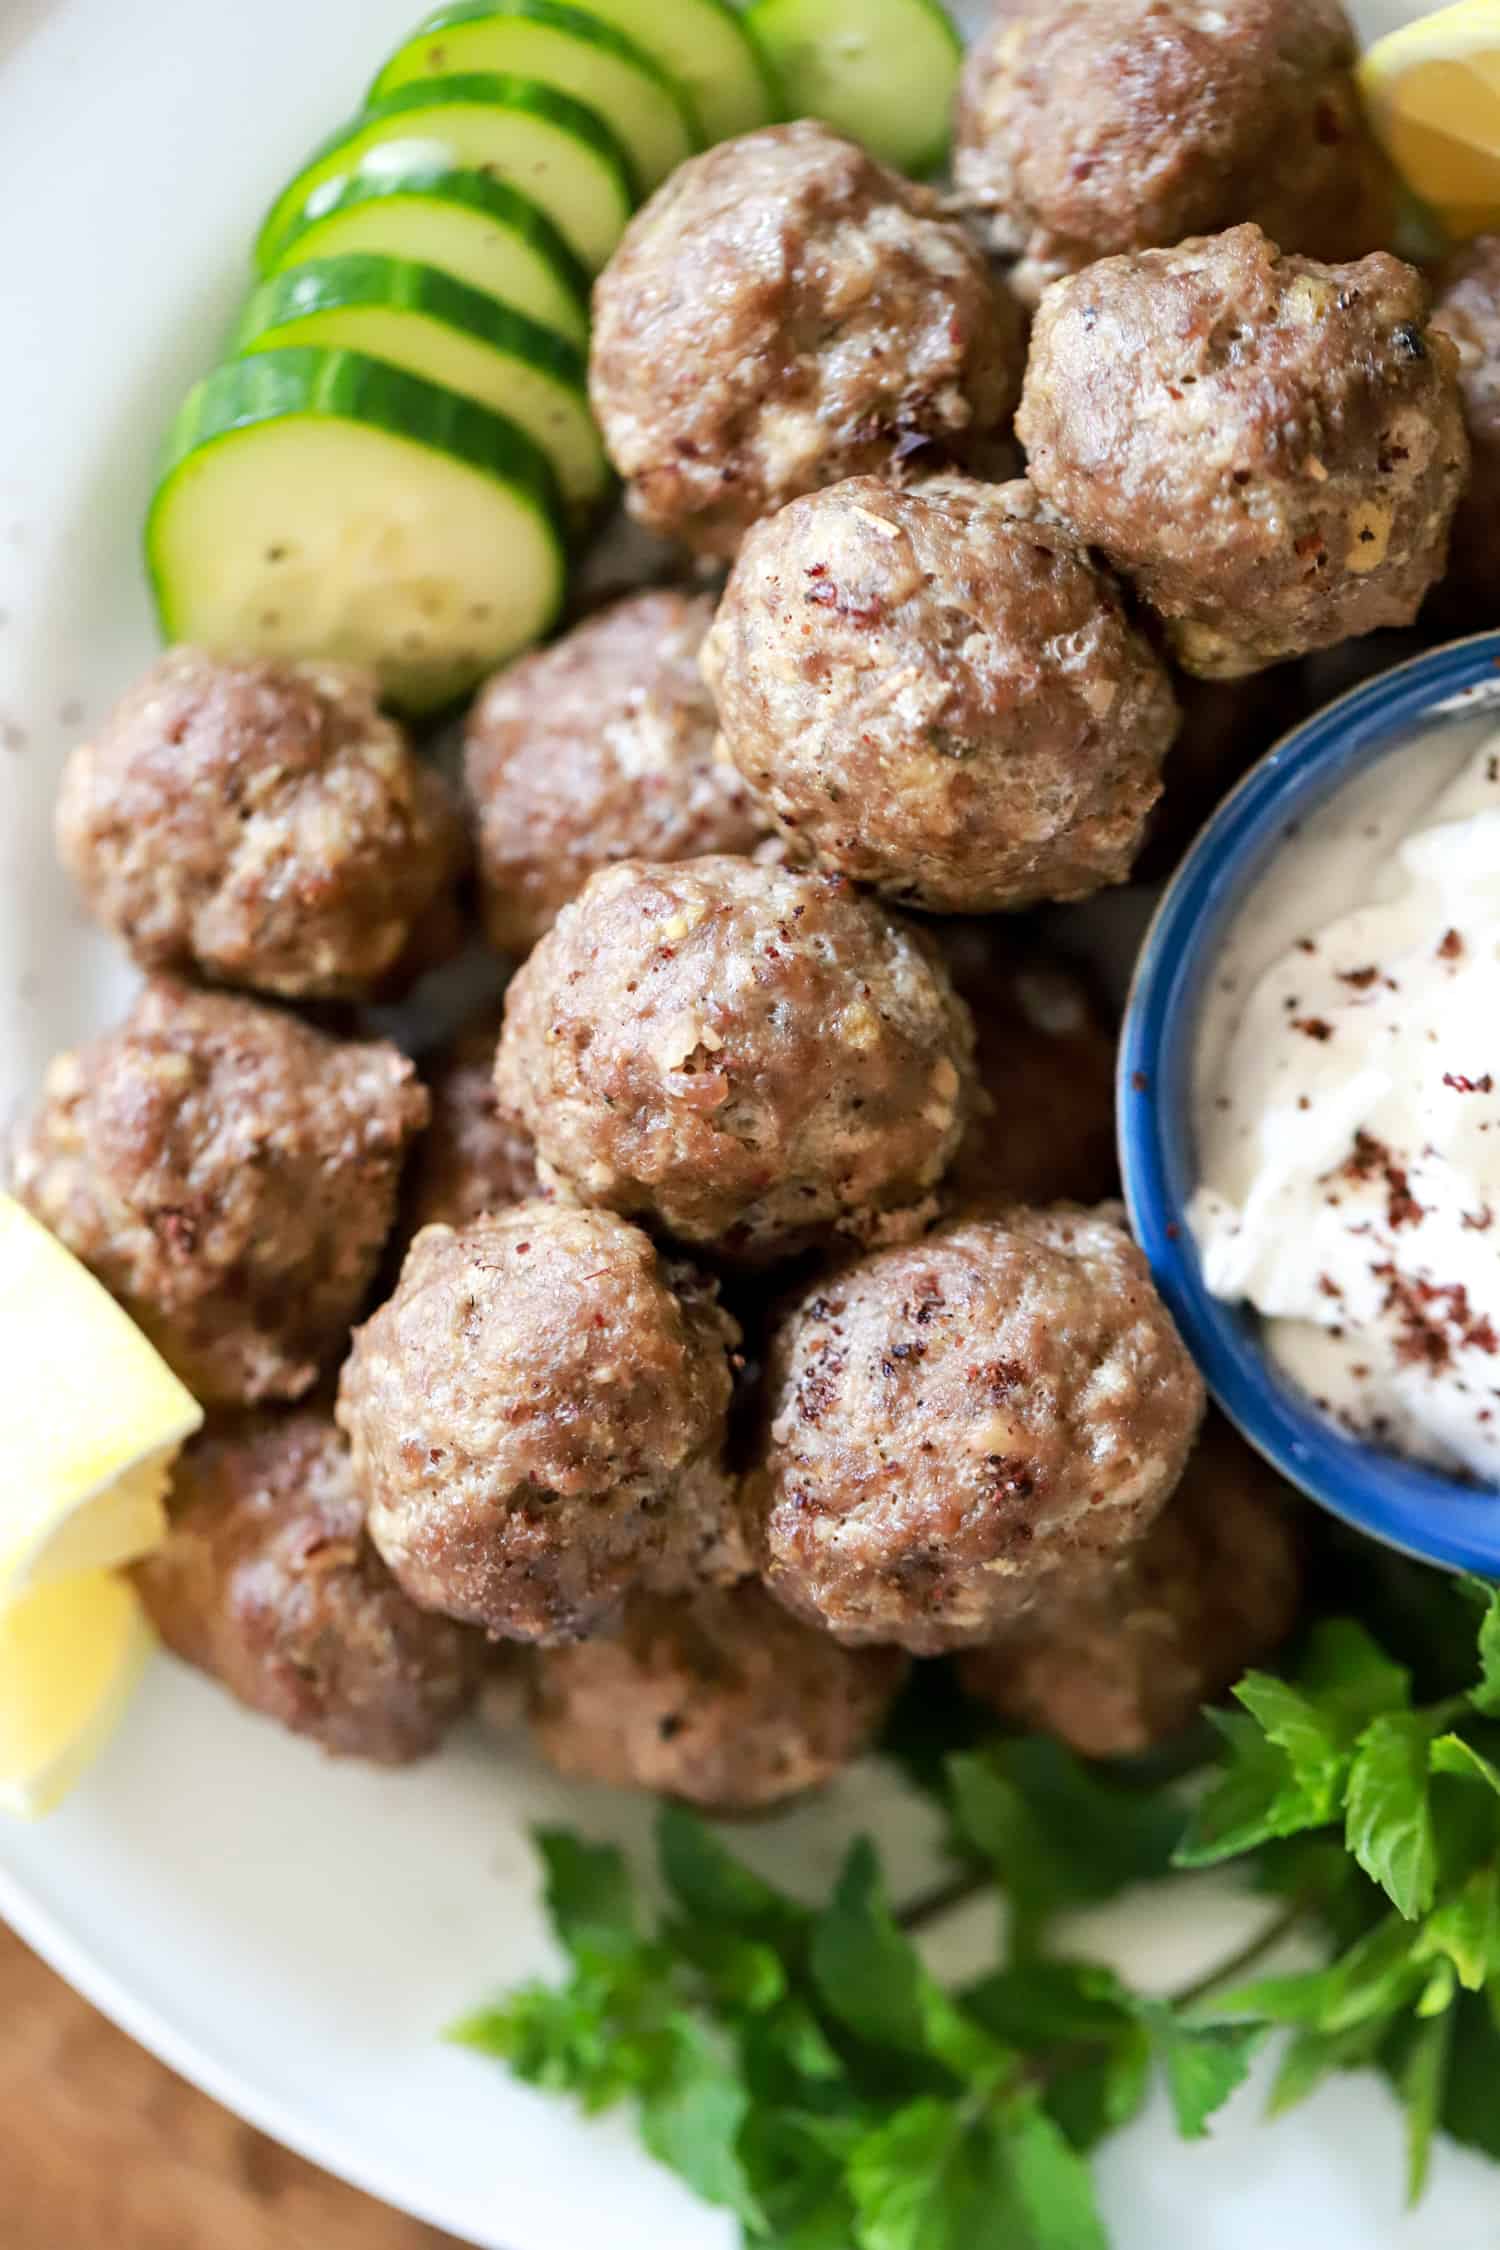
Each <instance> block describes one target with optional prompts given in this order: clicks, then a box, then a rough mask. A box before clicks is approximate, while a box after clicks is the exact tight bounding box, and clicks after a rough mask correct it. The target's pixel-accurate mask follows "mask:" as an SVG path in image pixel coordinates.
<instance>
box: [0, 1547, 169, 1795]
mask: <svg viewBox="0 0 1500 2250" xmlns="http://www.w3.org/2000/svg"><path fill="white" fill-rule="evenodd" d="M151 1647H152V1633H151V1628H150V1626H149V1625H148V1624H147V1622H146V1617H145V1613H144V1611H143V1610H142V1608H141V1605H140V1603H139V1601H138V1600H137V1598H136V1594H135V1590H134V1588H133V1587H132V1586H130V1585H129V1583H128V1582H127V1581H126V1580H125V1579H123V1578H116V1577H114V1576H113V1575H112V1574H111V1573H110V1572H108V1571H104V1570H94V1571H89V1572H88V1573H86V1575H85V1576H83V1577H82V1578H69V1579H64V1580H62V1581H60V1582H59V1583H57V1584H55V1585H51V1586H42V1587H39V1588H38V1589H37V1590H36V1591H35V1592H34V1593H30V1594H25V1595H23V1596H22V1597H21V1599H20V1600H19V1601H13V1602H10V1603H8V1604H7V1605H6V1607H5V1608H4V1609H0V1813H18V1814H20V1815H21V1817H22V1818H23V1819H38V1818H40V1816H41V1815H42V1814H43V1813H48V1812H51V1811H52V1810H53V1809H54V1807H55V1806H56V1805H58V1804H59V1803H60V1802H61V1800H62V1799H63V1798H64V1797H65V1796H66V1795H67V1793H68V1791H69V1790H70V1789H71V1788H72V1786H73V1784H74V1782H75V1781H77V1780H78V1778H79V1776H80V1775H81V1774H82V1773H83V1772H84V1770H85V1768H86V1767H88V1766H89V1765H91V1764H92V1763H93V1761H94V1759H95V1758H96V1757H97V1756H98V1754H99V1752H100V1751H101V1750H102V1749H103V1747H104V1744H105V1742H106V1741H107V1740H108V1737H109V1735H110V1733H111V1731H112V1729H113V1727H114V1725H115V1722H116V1720H117V1719H118V1718H119V1717H120V1715H121V1713H122V1712H123V1711H124V1709H125V1706H126V1704H127V1703H128V1701H129V1699H130V1692H131V1690H132V1688H133V1687H134V1686H135V1683H136V1680H137V1678H138V1676H139V1674H140V1670H141V1667H142V1665H143V1664H144V1663H145V1660H146V1657H147V1656H148V1655H149V1653H150V1650H151Z"/></svg>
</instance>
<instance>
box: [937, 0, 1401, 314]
mask: <svg viewBox="0 0 1500 2250" xmlns="http://www.w3.org/2000/svg"><path fill="white" fill-rule="evenodd" d="M1023 13H1024V14H1025V15H1026V16H1027V19H1028V20H1026V21H1025V22H1024V23H1021V24H1019V25H1018V24H1017V23H1016V22H1015V21H1014V20H1013V19H1014V17H1015V16H1016V15H1017V14H1023ZM1354 59H1355V40H1354V33H1353V30H1352V28H1351V26H1350V23H1349V19H1348V17H1347V16H1346V14H1345V13H1344V9H1343V7H1342V6H1341V5H1340V4H1339V0H1233V5H1232V6H1230V7H1225V8H1216V9H1215V8H1203V7H1199V6H1195V5H1189V4H1188V0H1051V4H1049V5H1048V6H1047V7H1045V8H1034V9H1029V10H1018V9H1015V8H1011V9H1009V10H1008V11H1006V12H1005V14H1004V15H1002V16H1000V17H999V18H997V20H996V21H995V22H994V23H993V24H992V25H991V27H990V29H989V31H988V32H987V34H986V35H985V37H984V38H982V39H981V40H980V41H979V42H978V44H977V45H976V47H975V48H974V50H973V52H972V54H971V55H970V57H969V61H968V65H967V68H966V70H965V73H964V78H963V82H962V87H961V90H960V94H959V101H958V110H957V116H956V120H955V133H956V145H955V149H954V180H955V184H956V188H957V195H958V202H959V207H960V208H961V209H963V210H965V211H967V212H968V213H969V214H970V215H971V216H972V217H973V218H974V219H975V220H976V221H977V222H978V225H979V227H980V230H981V232H982V233H983V235H984V237H985V239H986V240H987V241H988V243H989V245H990V247H991V248H992V249H994V250H996V251H998V252H999V253H1000V254H1001V255H1002V256H1004V257H1006V258H1011V259H1014V260H1016V261H1017V263H1016V264H1015V266H1014V268H1013V270H1012V280H1013V282H1014V286H1015V288H1016V291H1017V293H1018V295H1020V296H1021V297H1023V298H1024V299H1026V301H1027V302H1029V303H1034V302H1035V300H1036V298H1037V296H1038V294H1039V293H1040V291H1041V289H1042V287H1043V286H1044V284H1045V283H1047V282H1048V281H1052V280H1055V279H1056V278H1057V276H1058V275H1059V274H1064V273H1076V272H1077V271H1078V269H1079V268H1080V267H1082V266H1087V265H1091V264H1092V263H1093V261H1094V260H1095V259H1096V258H1103V257H1107V256H1109V255H1111V254H1112V253H1116V252H1120V251H1127V250H1150V249H1154V248H1166V247H1169V246H1170V245H1171V244H1172V243H1174V242H1180V241H1181V240H1182V238H1183V236H1184V235H1190V234H1211V233H1215V232H1217V231H1218V230H1219V229H1220V228H1222V227H1231V226H1234V225H1236V224H1237V223H1238V222H1239V221H1241V220H1245V219H1253V220H1255V221H1256V222H1257V223H1258V224H1259V225H1261V226H1263V227H1264V228H1265V229H1266V232H1267V233H1268V234H1270V235H1272V236H1274V238H1275V239H1276V240H1277V241H1278V242H1282V243H1284V244H1285V245H1286V246H1287V248H1288V249H1291V250H1306V251H1311V252H1313V253H1314V254H1315V255H1316V256H1318V257H1323V258H1357V257H1359V256H1360V255H1361V254H1362V253H1363V252H1365V251H1367V250H1375V249H1378V248H1380V246H1381V245H1382V244H1383V243H1384V242H1385V241H1387V240H1388V239H1389V236H1390V233H1391V228H1392V219H1393V211H1394V205H1393V199H1392V195H1391V190H1390V181H1389V175H1388V172H1387V169H1386V166H1385V163H1384V161H1383V159H1382V158H1381V156H1380V154H1379V151H1378V150H1377V148H1376V146H1375V143H1374V141H1373V139H1372V138H1371V135H1370V133H1369V131H1368V129H1367V127H1366V125H1365V122H1364V117H1363V113H1362V111H1361V108H1360V104H1359V97H1358V95H1357V93H1356V91H1355V86H1354V78H1353V66H1354Z"/></svg>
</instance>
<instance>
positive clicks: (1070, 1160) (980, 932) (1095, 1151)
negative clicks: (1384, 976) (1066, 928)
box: [941, 921, 1119, 1209]
mask: <svg viewBox="0 0 1500 2250" xmlns="http://www.w3.org/2000/svg"><path fill="white" fill-rule="evenodd" d="M941 935H942V940H943V958H944V960H945V961H946V962H947V964H948V973H949V975H950V976H951V977H952V979H953V982H954V985H955V986H956V988H957V990H958V992H959V995H960V997H961V998H962V999H964V1000H966V1001H967V1002H968V1004H969V1007H970V1010H971V1011H972V1013H973V1017H974V1033H975V1048H974V1061H975V1068H976V1073H977V1076H978V1080H979V1096H978V1100H977V1102H976V1104H975V1113H974V1116H973V1118H972V1120H971V1122H970V1124H969V1128H968V1131H967V1132H966V1133H965V1134H964V1137H963V1141H962V1143H961V1145H960V1147H959V1151H958V1155H957V1157H956V1159H955V1161H954V1165H953V1169H952V1171H951V1172H950V1173H949V1175H948V1179H947V1182H946V1184H945V1188H944V1193H945V1196H946V1197H948V1198H951V1199H952V1202H953V1204H954V1206H955V1208H957V1209H972V1208H973V1207H975V1206H976V1205H978V1204H981V1203H995V1202H996V1201H1001V1202H1005V1203H1057V1202H1071V1203H1098V1202H1099V1201H1101V1200H1102V1198H1104V1197H1105V1196H1108V1195H1113V1194H1114V1193H1115V1192H1116V1191H1117V1189H1118V1186H1119V1179H1118V1171H1117V1165H1116V1156H1115V1033H1114V1027H1113V1025H1112V1024H1111V1022H1110V1019H1109V1016H1108V1014H1107V1013H1106V1011H1105V1009H1104V1006H1103V1004H1102V1002H1101V1001H1100V998H1099V996H1098V994H1097V993H1096V992H1095V990H1094V988H1093V985H1092V983H1091V982H1090V980H1089V978H1088V976H1087V975H1086V974H1085V972H1084V971H1083V970H1082V969H1081V968H1080V967H1079V966H1078V964H1077V963H1076V962H1074V961H1070V960H1069V959H1068V957H1067V956H1066V954H1062V953H1058V952H1056V951H1054V950H1052V949H1050V948H1048V947H1047V946H1044V945H1042V944H1040V943H1038V942H1037V941H1036V940H1034V939H1033V940H1027V939H1025V938H1022V937H1020V936H1018V935H1017V934H1016V933H1015V931H1014V930H1013V929H1011V928H1008V927H1007V926H1006V925H1005V924H1003V923H996V922H994V921H982V922H949V923H946V924H945V925H944V927H943V930H942V932H941Z"/></svg>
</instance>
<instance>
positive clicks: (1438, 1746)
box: [1430, 1734, 1500, 1796]
mask: <svg viewBox="0 0 1500 2250" xmlns="http://www.w3.org/2000/svg"><path fill="white" fill-rule="evenodd" d="M1430 1762H1431V1769H1432V1771H1433V1772H1434V1773H1443V1774H1448V1775H1450V1776H1451V1777H1452V1778H1453V1780H1455V1781H1478V1782H1482V1783H1483V1784H1484V1786H1485V1787H1486V1788H1487V1789H1493V1790H1494V1792H1495V1794H1496V1795H1497V1796H1500V1767H1497V1766H1494V1765H1492V1764H1491V1763H1490V1761H1489V1759H1488V1758H1486V1757H1484V1756H1483V1755H1482V1753H1481V1752H1480V1751H1478V1750H1476V1749H1475V1748H1474V1746H1473V1744H1472V1743H1469V1742H1465V1741H1464V1739H1463V1737H1462V1736H1461V1735H1457V1734H1440V1735H1439V1736H1438V1738H1437V1740H1436V1741H1435V1742H1434V1743H1433V1745H1432V1749H1431V1752H1430Z"/></svg>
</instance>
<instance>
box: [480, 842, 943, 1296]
mask: <svg viewBox="0 0 1500 2250" xmlns="http://www.w3.org/2000/svg"><path fill="white" fill-rule="evenodd" d="M970 1042H971V1025H970V1022H969V1015H968V1010H967V1009H966V1008H965V1007H964V1006H963V1004H962V1003H961V1002H960V1001H959V1000H958V999H957V998H956V996H955V995H954V992H953V989H952V987H951V985H950V984H949V982H948V979H947V976H946V974H945V972H944V971H943V968H942V966H941V964H940V962H939V961H938V959H937V957H936V953H935V950H934V949H933V948H932V947H931V945H930V943H929V942H928V941H927V940H926V939H925V938H924V937H921V936H919V935H918V934H917V933H916V932H915V931H914V930H912V929H910V928H908V927H906V926H905V925H903V924H901V923H899V922H897V921H895V920H893V919H892V918H891V917H890V916H889V915H888V914H886V913H885V911H884V910H883V909H882V908H881V907H880V906H878V905H877V904H876V903H875V901H874V900H872V899H868V898H863V897H861V896H859V895H858V894H857V893H856V892H855V891H854V890H853V889H852V888H851V887H850V885H849V884H848V883H846V882H844V881H843V880H842V878H840V877H838V876H827V875H821V874H809V873H804V872H800V871H797V870H794V869H789V868H784V867H773V866H758V865H754V864H752V863H751V862H750V861H749V860H743V859H724V858H718V859H699V860H691V861H685V862H682V863H680V864H679V865H677V866H674V867H649V866H645V865H642V864H641V863H639V862H632V861H627V862H626V863H625V864H624V865H622V866H620V867H614V868H609V869H607V870H605V872H603V873H602V874H599V875H596V876H595V877H594V878H593V880H592V882H591V883H590V884H589V886H588V888H587V889H586V890H585V891H584V893H583V895H582V897H581V898H579V899H577V900H575V901H574V903H573V905H571V906H569V907H565V908H564V910H563V912H562V914H561V915H560V916H559V917H558V920H557V924H556V926H555V928H554V929H553V930H552V931H551V932H550V933H549V934H548V936H546V937H545V938H544V939H543V940H542V942H541V944H540V945H539V946H538V947H537V949H536V951H535V953H534V954H533V955H532V956H531V959H530V960H529V961H528V962H527V963H526V965H525V967H524V968H523V969H522V970H521V971H520V973H519V974H518V976H517V977H516V979H515V981H514V983H513V984H512V985H511V988H510V991H509V994H508V995H507V999H506V1010H505V1033H504V1036H503V1038H502V1039H501V1042H500V1057H499V1061H498V1063H497V1065H496V1085H497V1087H498V1089H499V1095H500V1106H501V1109H502V1110H503V1111H505V1112H506V1113H507V1114H508V1115H511V1116H513V1117H515V1118H517V1119H518V1120H519V1122H520V1123H521V1124H523V1125H524V1126H525V1127H526V1128H527V1130H528V1131H529V1132H531V1133H532V1134H533V1135H534V1136H535V1139H536V1144H537V1148H538V1150H539V1151H540V1153H541V1156H542V1158H543V1160H544V1161H543V1167H542V1175H543V1178H544V1179H556V1180H557V1181H560V1182H561V1183H562V1184H563V1185H564V1186H566V1187H567V1188H569V1189H570V1190H571V1191H572V1192H573V1193H574V1194H575V1195H577V1196H578V1197H579V1198H580V1199H581V1200H583V1201H584V1202H587V1203H593V1204H603V1205H606V1206H608V1207H609V1208H611V1209H613V1210H616V1211H625V1212H639V1213H642V1214H646V1215H649V1216H651V1217H652V1218H654V1219H656V1220H657V1221H659V1222H660V1224H661V1225H662V1226H663V1227H665V1228H666V1229H667V1230H668V1232H669V1233H671V1234H674V1235H677V1236H679V1237H680V1238H681V1239H682V1240H683V1241H685V1242H691V1243H699V1244H712V1245H713V1246H715V1247H716V1248H718V1249H719V1250H721V1251H723V1252H724V1253H726V1254H728V1255H731V1256H735V1257H741V1258H746V1259H749V1260H752V1261H759V1260H764V1259H768V1258H774V1257H779V1256H786V1255H789V1254H790V1253H791V1252H792V1251H794V1250H797V1249H801V1248H803V1247H805V1246H806V1245H808V1244H809V1243H814V1242H817V1241H818V1240H820V1239H825V1238H827V1237H828V1236H830V1235H832V1234H835V1233H838V1232H844V1233H851V1234H854V1235H856V1236H857V1237H860V1238H876V1237H881V1236H887V1237H894V1236H900V1235H904V1234H909V1233H912V1232H915V1231H917V1230H918V1229H919V1228H920V1227H921V1225H922V1224H923V1222H924V1220H925V1219H926V1218H927V1217H930V1216H931V1213H932V1210H933V1208H934V1205H933V1191H934V1190H935V1188H936V1186H937V1183H938V1181H939V1180H940V1178H941V1177H942V1174H943V1172H944V1170H945V1169H946V1167H947V1164H948V1162H949V1159H950V1158H951V1157H952V1155H953V1153H954V1151H955V1150H956V1148H957V1146H958V1143H959V1139H960V1137H961V1135H962V1132H963V1128H964V1122H965V1107H966V1094H967V1090H968V1082H969V1075H970V1052H971V1047H970Z"/></svg>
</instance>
